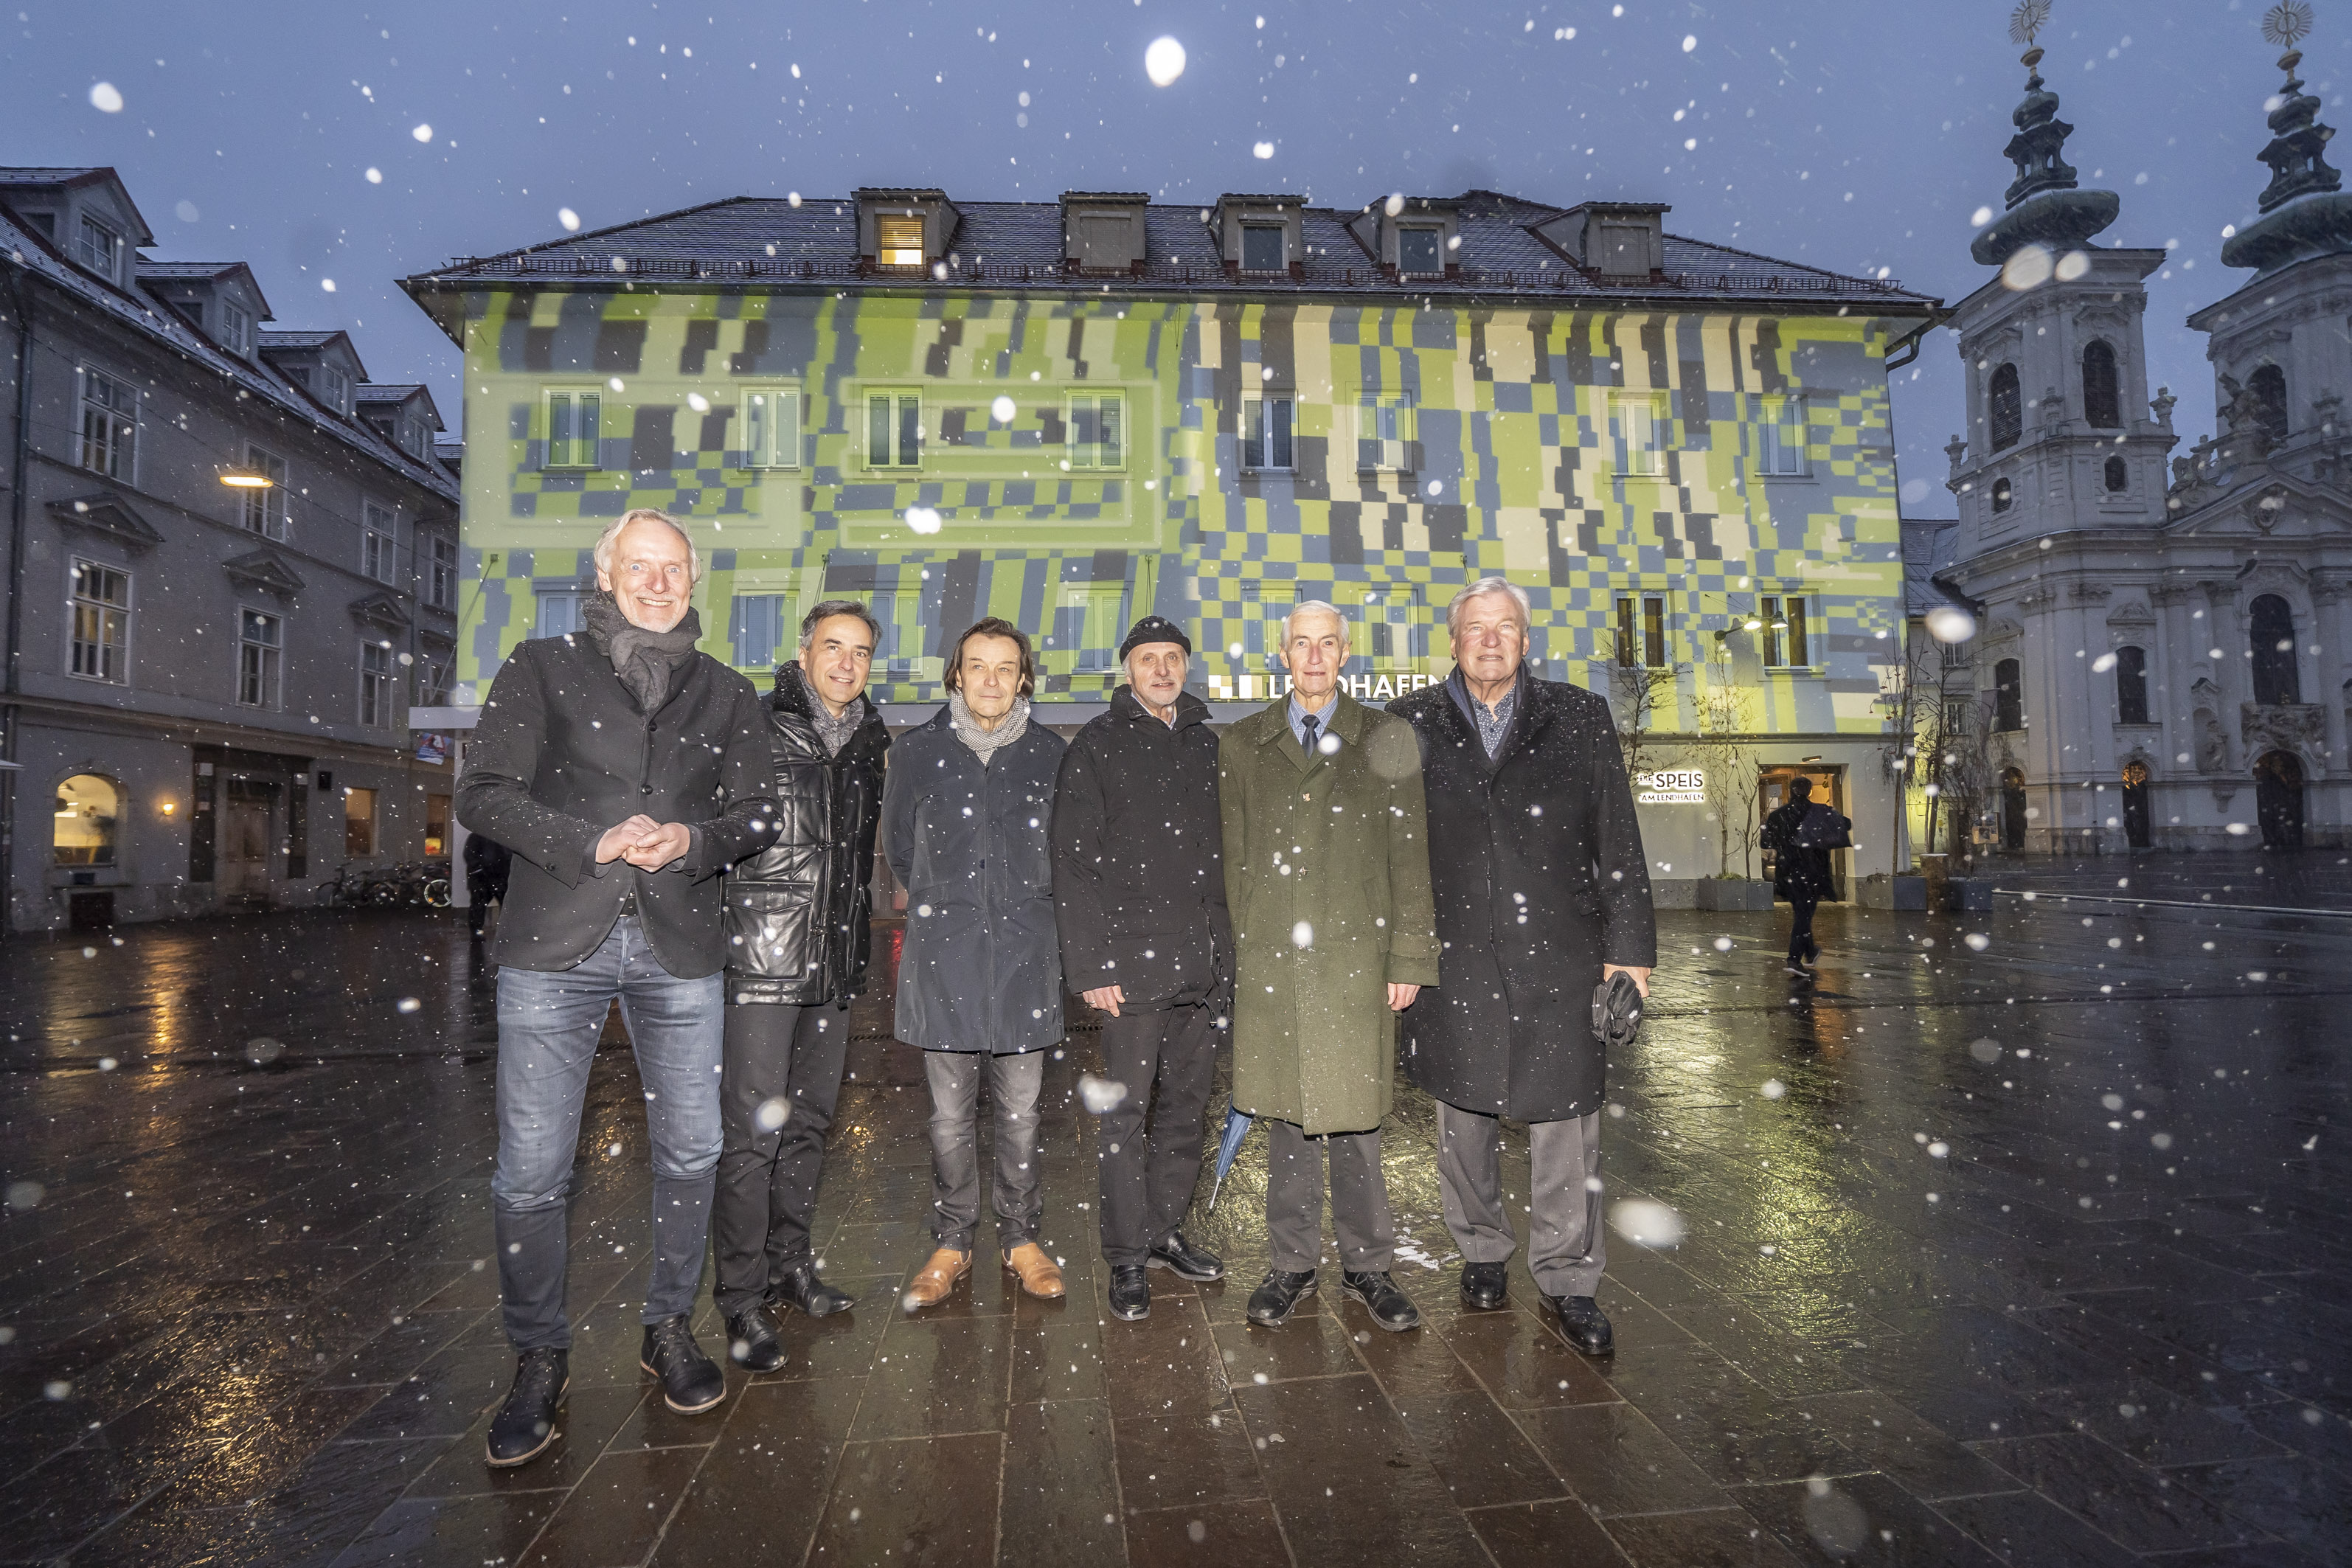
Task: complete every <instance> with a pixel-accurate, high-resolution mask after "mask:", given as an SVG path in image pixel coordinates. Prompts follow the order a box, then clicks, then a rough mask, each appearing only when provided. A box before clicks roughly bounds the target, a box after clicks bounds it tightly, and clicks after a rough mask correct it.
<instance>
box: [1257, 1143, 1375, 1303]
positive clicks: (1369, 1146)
mask: <svg viewBox="0 0 2352 1568" xmlns="http://www.w3.org/2000/svg"><path fill="white" fill-rule="evenodd" d="M1265 1132H1266V1151H1265V1166H1266V1170H1265V1230H1266V1239H1267V1240H1268V1241H1269V1242H1270V1243H1271V1244H1272V1245H1271V1248H1270V1250H1271V1252H1272V1254H1273V1263H1274V1267H1276V1268H1279V1269H1281V1270H1283V1271H1284V1272H1286V1273H1289V1274H1304V1273H1307V1271H1308V1270H1309V1269H1312V1268H1314V1267H1315V1266H1316V1265H1317V1264H1318V1263H1319V1262H1321V1261H1322V1258H1323V1157H1324V1152H1325V1151H1326V1149H1327V1148H1328V1151H1329V1152H1330V1158H1331V1226H1332V1228H1333V1229H1335V1230H1337V1231H1338V1232H1339V1262H1340V1266H1341V1267H1342V1268H1348V1269H1350V1270H1352V1271H1354V1272H1355V1273H1358V1274H1384V1273H1386V1272H1388V1268H1389V1265H1390V1264H1391V1263H1393V1262H1394V1261H1395V1260H1396V1221H1395V1219H1394V1218H1393V1217H1392V1216H1391V1215H1390V1213H1389V1188H1388V1179H1387V1176H1386V1174H1385V1173H1383V1172H1382V1171H1381V1133H1380V1129H1378V1128H1374V1129H1373V1130H1372V1131H1370V1132H1333V1133H1329V1134H1328V1135H1326V1136H1323V1137H1319V1138H1310V1137H1308V1136H1307V1134H1306V1132H1305V1131H1302V1130H1301V1129H1300V1128H1299V1126H1298V1124H1297V1122H1295V1121H1274V1120H1272V1119H1271V1118H1269V1119H1268V1120H1267V1121H1266V1124H1265Z"/></svg>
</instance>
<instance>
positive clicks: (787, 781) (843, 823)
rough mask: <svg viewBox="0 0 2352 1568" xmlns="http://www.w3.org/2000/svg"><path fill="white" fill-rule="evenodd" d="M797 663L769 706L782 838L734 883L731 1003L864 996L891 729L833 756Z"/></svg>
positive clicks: (780, 678) (863, 734)
mask: <svg viewBox="0 0 2352 1568" xmlns="http://www.w3.org/2000/svg"><path fill="white" fill-rule="evenodd" d="M816 701H817V698H816V696H815V694H814V693H813V692H811V691H810V690H809V689H808V683H807V682H806V681H805V680H803V679H802V678H801V667H800V666H799V665H797V664H785V665H782V666H780V667H779V668H777V670H776V689H775V690H774V691H773V692H772V693H771V694H770V695H769V698H768V753H769V757H770V764H769V771H770V783H769V792H770V794H771V795H772V797H773V798H774V800H775V803H776V816H777V820H778V823H779V826H781V827H782V832H781V833H779V834H778V835H777V837H776V841H775V842H774V843H773V844H772V845H770V846H769V847H767V848H765V849H762V850H761V851H760V853H758V854H757V855H754V856H752V857H751V858H750V859H748V860H745V861H742V862H741V863H740V864H739V865H737V866H736V868H734V870H733V871H731V872H730V873H729V874H728V878H727V1000H728V1001H730V1002H773V1003H782V1004H785V1005H792V1006H800V1007H805V1006H811V1005H815V1004H817V1003H821V1002H838V1003H839V1004H840V1005H843V1006H845V1007H846V1006H847V1005H849V999H850V998H851V997H852V996H855V995H856V994H858V993H859V992H861V991H863V990H865V989H866V957H867V954H868V953H869V952H871V950H872V948H873V944H874V828H875V825H876V824H877V822H879V821H880V820H881V818H882V770H883V766H884V754H885V753H886V752H888V751H889V749H890V730H889V726H887V724H885V723H883V722H882V715H881V714H879V713H877V712H876V711H875V710H874V705H873V704H872V703H871V702H866V701H864V700H862V699H861V700H860V706H862V707H863V708H864V709H865V710H866V720H865V722H863V723H861V724H859V725H858V727H857V728H856V731H853V732H852V733H851V735H850V737H849V739H848V740H847V741H845V742H842V747H841V751H840V752H839V754H837V755H834V754H828V753H827V752H826V751H825V749H824V740H823V739H822V738H820V737H819V736H818V734H817V732H816V725H815V724H814V723H813V722H812V721H811V720H810V717H809V715H810V713H811V712H812V711H813V710H814V705H815V703H816Z"/></svg>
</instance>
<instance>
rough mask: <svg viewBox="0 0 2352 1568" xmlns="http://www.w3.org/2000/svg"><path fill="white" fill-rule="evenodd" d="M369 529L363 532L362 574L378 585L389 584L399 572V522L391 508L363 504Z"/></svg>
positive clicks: (363, 513) (370, 503)
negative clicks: (372, 579) (371, 578)
mask: <svg viewBox="0 0 2352 1568" xmlns="http://www.w3.org/2000/svg"><path fill="white" fill-rule="evenodd" d="M360 510H361V512H362V515H363V516H364V518H365V520H366V525H365V526H364V527H362V529H361V530H360V570H361V571H362V572H363V573H365V574H367V575H369V576H371V577H373V578H374V579H375V580H376V581H377V582H379V583H389V582H391V581H392V580H393V577H394V574H396V573H397V572H398V571H399V569H400V561H399V542H400V534H399V521H398V520H397V518H396V517H395V516H394V513H393V510H392V509H391V508H390V507H387V506H381V505H378V504H377V503H376V502H374V501H364V502H362V504H361V508H360Z"/></svg>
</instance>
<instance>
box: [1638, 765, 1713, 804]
mask: <svg viewBox="0 0 2352 1568" xmlns="http://www.w3.org/2000/svg"><path fill="white" fill-rule="evenodd" d="M1634 782H1635V783H1636V784H1639V785H1640V786H1641V793H1640V794H1639V795H1635V796H1634V797H1633V804H1634V805H1706V769H1705V768H1661V769H1659V770H1658V771H1657V772H1656V773H1643V774H1642V775H1641V776H1640V777H1639V778H1637V779H1636V780H1635V781H1634Z"/></svg>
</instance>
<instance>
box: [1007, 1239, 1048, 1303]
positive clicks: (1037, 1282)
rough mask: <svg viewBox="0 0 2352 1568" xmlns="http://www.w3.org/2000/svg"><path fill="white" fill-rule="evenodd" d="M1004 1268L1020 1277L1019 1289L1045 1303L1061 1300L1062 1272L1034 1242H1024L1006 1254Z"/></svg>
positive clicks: (1043, 1249) (1042, 1248)
mask: <svg viewBox="0 0 2352 1568" xmlns="http://www.w3.org/2000/svg"><path fill="white" fill-rule="evenodd" d="M1004 1267H1005V1268H1010V1269H1011V1270H1013V1273H1015V1274H1017V1275H1019V1276H1020V1277H1021V1289H1024V1290H1026V1291H1028V1292H1029V1294H1031V1295H1032V1296H1034V1297H1037V1298H1038V1299H1039V1300H1046V1301H1058V1300H1061V1299H1062V1270H1061V1269H1060V1268H1059V1267H1057V1266H1056V1265H1055V1262H1054V1260H1053V1259H1052V1258H1048V1257H1046V1256H1045V1248H1044V1247H1040V1246H1038V1245H1037V1244H1036V1243H1035V1242H1034V1241H1024V1242H1023V1243H1022V1244H1021V1245H1020V1246H1018V1247H1014V1248H1013V1250H1012V1251H1010V1252H1008V1253H1006V1254H1005V1255H1004Z"/></svg>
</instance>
